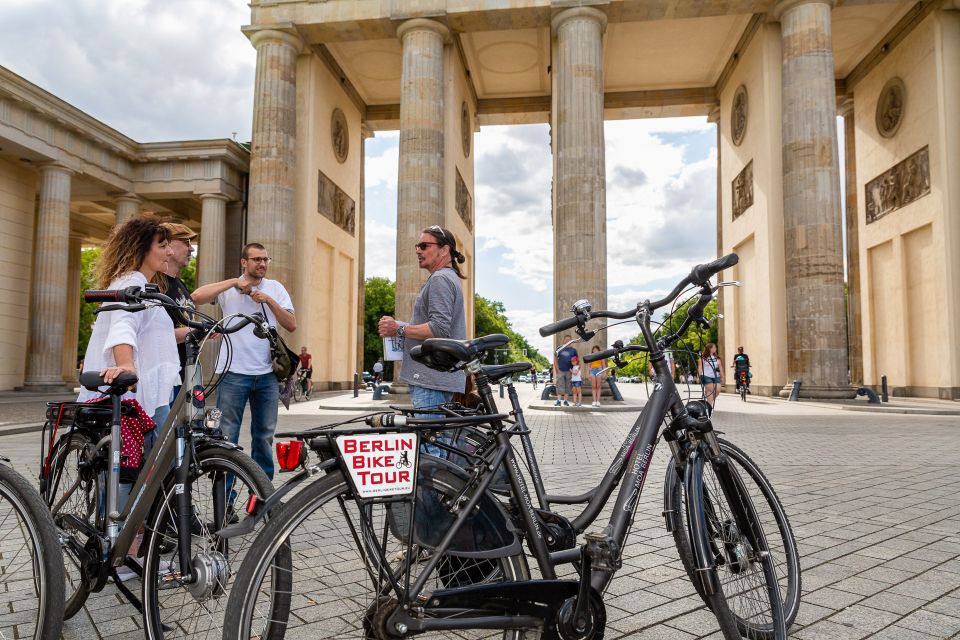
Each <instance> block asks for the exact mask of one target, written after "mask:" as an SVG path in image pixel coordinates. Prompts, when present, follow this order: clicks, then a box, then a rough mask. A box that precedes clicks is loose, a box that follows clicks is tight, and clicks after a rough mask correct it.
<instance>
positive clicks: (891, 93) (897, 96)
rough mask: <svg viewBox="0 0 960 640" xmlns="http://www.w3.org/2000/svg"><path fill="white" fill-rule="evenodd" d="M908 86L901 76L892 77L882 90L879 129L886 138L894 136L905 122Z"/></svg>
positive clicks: (878, 117)
mask: <svg viewBox="0 0 960 640" xmlns="http://www.w3.org/2000/svg"><path fill="white" fill-rule="evenodd" d="M906 100H907V88H906V87H905V86H904V84H903V80H901V79H900V78H890V79H889V80H888V81H887V84H885V85H883V89H882V90H881V91H880V98H879V99H878V100H877V115H876V121H877V131H878V132H879V133H880V135H882V136H883V137H884V138H892V137H893V136H894V134H896V133H897V129H899V128H900V123H901V122H903V110H904V108H905V107H906Z"/></svg>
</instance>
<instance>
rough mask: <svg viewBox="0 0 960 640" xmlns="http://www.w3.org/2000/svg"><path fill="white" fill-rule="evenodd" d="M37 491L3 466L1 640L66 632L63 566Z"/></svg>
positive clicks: (47, 639)
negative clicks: (64, 628)
mask: <svg viewBox="0 0 960 640" xmlns="http://www.w3.org/2000/svg"><path fill="white" fill-rule="evenodd" d="M59 547H60V543H59V542H58V541H57V534H56V528H55V526H54V524H53V518H51V516H50V511H49V509H47V506H46V505H45V504H44V502H43V499H42V498H41V497H40V494H38V493H37V490H36V489H34V488H33V486H31V485H30V483H29V482H27V481H26V479H24V478H23V477H21V476H20V475H18V474H17V473H15V472H14V471H13V470H12V469H9V468H8V467H6V466H4V464H3V463H0V575H2V576H3V593H2V594H0V606H2V608H3V609H4V613H3V616H0V639H2V640H6V639H8V638H33V639H34V640H57V638H59V637H60V630H61V628H62V627H63V597H64V596H63V592H64V579H63V561H62V560H61V558H60V553H59V551H58V549H59Z"/></svg>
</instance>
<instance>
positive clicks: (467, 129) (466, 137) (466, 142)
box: [460, 102, 473, 158]
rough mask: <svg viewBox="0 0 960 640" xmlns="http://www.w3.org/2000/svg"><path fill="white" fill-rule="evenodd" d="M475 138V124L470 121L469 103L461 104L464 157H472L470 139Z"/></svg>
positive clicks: (461, 139)
mask: <svg viewBox="0 0 960 640" xmlns="http://www.w3.org/2000/svg"><path fill="white" fill-rule="evenodd" d="M472 139H473V125H472V124H471V123H470V109H469V108H468V107H467V103H466V102H464V103H463V104H461V105H460V142H461V144H462V145H463V157H464V158H469V157H470V141H471V140H472Z"/></svg>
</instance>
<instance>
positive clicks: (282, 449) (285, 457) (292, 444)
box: [277, 440, 307, 471]
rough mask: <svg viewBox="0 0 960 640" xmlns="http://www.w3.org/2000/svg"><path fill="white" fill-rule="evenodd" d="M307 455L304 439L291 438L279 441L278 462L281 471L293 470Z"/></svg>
mask: <svg viewBox="0 0 960 640" xmlns="http://www.w3.org/2000/svg"><path fill="white" fill-rule="evenodd" d="M306 457H307V452H306V450H305V449H304V448H303V441H301V440H290V441H288V442H278V443H277V462H278V463H280V470H281V471H293V470H294V469H296V468H297V467H299V466H300V465H301V464H302V463H303V462H304V460H305V459H306Z"/></svg>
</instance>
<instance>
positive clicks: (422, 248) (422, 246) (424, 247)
mask: <svg viewBox="0 0 960 640" xmlns="http://www.w3.org/2000/svg"><path fill="white" fill-rule="evenodd" d="M431 245H432V246H434V247H439V246H440V243H439V242H418V243H417V244H415V245H413V248H414V249H419V250H420V251H426V250H427V247H429V246H431Z"/></svg>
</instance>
